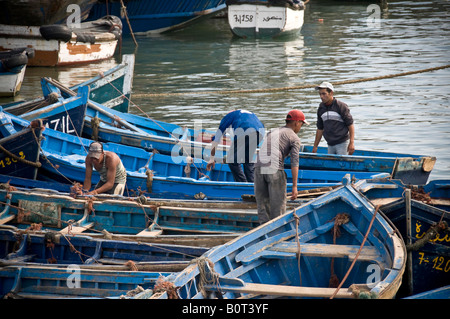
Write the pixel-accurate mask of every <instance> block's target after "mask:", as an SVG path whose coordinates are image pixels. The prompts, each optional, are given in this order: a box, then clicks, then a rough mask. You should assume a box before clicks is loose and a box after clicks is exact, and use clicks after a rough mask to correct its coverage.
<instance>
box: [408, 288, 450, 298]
mask: <svg viewBox="0 0 450 319" xmlns="http://www.w3.org/2000/svg"><path fill="white" fill-rule="evenodd" d="M404 299H450V286H445V287H441V288H437V289H433V290H430V291H425V292H422V293H420V294H416V295H412V296H409V297H406V298H404Z"/></svg>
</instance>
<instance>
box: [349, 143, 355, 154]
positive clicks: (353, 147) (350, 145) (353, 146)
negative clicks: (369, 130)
mask: <svg viewBox="0 0 450 319" xmlns="http://www.w3.org/2000/svg"><path fill="white" fill-rule="evenodd" d="M347 152H348V155H353V153H354V152H355V144H354V143H352V142H350V143H349V144H348V148H347Z"/></svg>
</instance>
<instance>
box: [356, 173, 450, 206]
mask: <svg viewBox="0 0 450 319" xmlns="http://www.w3.org/2000/svg"><path fill="white" fill-rule="evenodd" d="M354 187H355V189H357V190H358V191H360V192H362V193H363V194H364V195H365V196H367V197H368V198H369V199H370V200H371V201H372V202H373V203H374V204H375V205H377V204H379V205H387V204H390V203H392V202H395V201H398V200H401V199H404V198H405V193H406V190H409V191H410V192H411V198H412V199H415V200H417V201H421V202H423V203H425V204H427V205H431V206H434V207H437V208H440V209H443V210H446V211H450V181H449V180H432V181H430V182H428V183H427V184H426V185H405V184H404V183H402V181H400V180H395V179H391V180H383V181H381V180H360V181H357V182H355V184H354Z"/></svg>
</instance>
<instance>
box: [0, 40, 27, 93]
mask: <svg viewBox="0 0 450 319" xmlns="http://www.w3.org/2000/svg"><path fill="white" fill-rule="evenodd" d="M33 55H34V50H33V49H28V48H21V49H15V50H8V51H5V52H0V96H8V97H9V96H16V94H17V93H19V91H20V87H21V86H22V82H23V78H24V76H25V70H26V68H27V63H28V59H29V58H31V57H33Z"/></svg>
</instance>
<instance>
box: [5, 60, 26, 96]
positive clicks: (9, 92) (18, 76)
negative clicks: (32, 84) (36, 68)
mask: <svg viewBox="0 0 450 319" xmlns="http://www.w3.org/2000/svg"><path fill="white" fill-rule="evenodd" d="M26 68H27V66H26V65H22V66H20V67H17V71H18V72H2V73H0V96H8V97H10V96H16V95H17V94H18V93H19V91H20V88H21V86H22V82H23V79H24V77H25V70H26Z"/></svg>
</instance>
